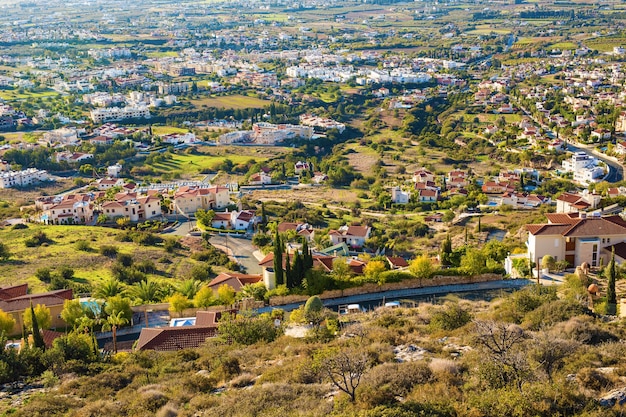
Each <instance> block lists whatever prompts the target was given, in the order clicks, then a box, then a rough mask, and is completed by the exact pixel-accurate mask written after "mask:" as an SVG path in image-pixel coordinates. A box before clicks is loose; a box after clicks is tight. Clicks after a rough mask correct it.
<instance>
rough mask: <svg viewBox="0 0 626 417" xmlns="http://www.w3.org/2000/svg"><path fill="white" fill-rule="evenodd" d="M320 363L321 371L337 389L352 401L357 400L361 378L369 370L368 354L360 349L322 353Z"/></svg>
mask: <svg viewBox="0 0 626 417" xmlns="http://www.w3.org/2000/svg"><path fill="white" fill-rule="evenodd" d="M319 356H321V358H320V357H318V358H317V359H318V361H319V362H320V365H319V370H320V372H321V374H322V375H323V376H325V377H326V378H328V379H329V380H330V382H331V383H332V384H333V385H334V386H335V387H337V389H339V390H341V391H343V392H345V393H346V394H348V395H349V396H350V401H352V402H354V401H355V400H356V389H357V388H358V387H359V384H360V383H361V378H362V377H363V374H365V371H366V370H367V369H368V368H369V362H368V358H367V354H366V353H365V352H364V351H363V350H362V349H358V348H350V349H345V350H340V351H329V352H321V353H320V354H319Z"/></svg>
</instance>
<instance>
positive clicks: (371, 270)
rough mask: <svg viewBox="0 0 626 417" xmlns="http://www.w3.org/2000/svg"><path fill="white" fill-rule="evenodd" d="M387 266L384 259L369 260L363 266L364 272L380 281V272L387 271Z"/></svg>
mask: <svg viewBox="0 0 626 417" xmlns="http://www.w3.org/2000/svg"><path fill="white" fill-rule="evenodd" d="M386 270H387V267H386V265H385V263H384V262H383V261H369V262H368V263H367V265H365V267H364V268H363V274H364V275H365V276H366V277H367V278H368V279H371V280H373V281H378V279H379V278H380V274H382V273H383V272H385V271H386Z"/></svg>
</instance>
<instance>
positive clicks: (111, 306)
mask: <svg viewBox="0 0 626 417" xmlns="http://www.w3.org/2000/svg"><path fill="white" fill-rule="evenodd" d="M104 311H105V312H106V313H107V314H108V315H117V314H118V313H119V312H121V313H122V315H123V316H124V318H125V319H126V321H127V322H129V323H130V321H131V319H132V318H133V310H132V308H131V307H130V299H128V298H125V297H122V296H121V295H116V296H115V297H109V298H108V299H107V301H106V304H105V305H104Z"/></svg>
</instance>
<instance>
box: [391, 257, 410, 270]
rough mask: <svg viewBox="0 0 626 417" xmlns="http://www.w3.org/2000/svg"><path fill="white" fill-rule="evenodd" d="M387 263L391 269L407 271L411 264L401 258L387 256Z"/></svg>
mask: <svg viewBox="0 0 626 417" xmlns="http://www.w3.org/2000/svg"><path fill="white" fill-rule="evenodd" d="M387 262H388V263H389V266H390V267H391V269H406V268H408V267H409V263H408V262H407V261H406V259H404V258H401V257H399V256H387Z"/></svg>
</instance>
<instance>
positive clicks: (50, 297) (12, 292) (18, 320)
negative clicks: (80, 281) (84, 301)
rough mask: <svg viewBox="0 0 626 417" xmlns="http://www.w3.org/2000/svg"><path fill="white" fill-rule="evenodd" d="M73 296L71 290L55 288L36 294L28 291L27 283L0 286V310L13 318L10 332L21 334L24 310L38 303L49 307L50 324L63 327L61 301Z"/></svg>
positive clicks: (64, 324)
mask: <svg viewBox="0 0 626 417" xmlns="http://www.w3.org/2000/svg"><path fill="white" fill-rule="evenodd" d="M72 298H73V295H72V290H71V289H70V290H55V291H49V292H44V293H38V294H29V293H28V284H19V285H14V286H11V287H4V288H0V310H2V311H4V312H6V313H8V314H10V315H11V316H12V317H13V319H15V325H14V326H13V330H12V331H11V332H10V334H22V328H23V326H24V320H23V316H24V310H26V309H27V308H30V306H31V303H32V305H33V306H37V305H38V304H41V305H44V306H46V307H47V308H49V309H50V316H51V318H52V321H51V323H50V326H51V327H53V328H55V327H65V326H67V323H65V321H63V319H62V318H61V311H62V310H63V303H64V302H65V300H71V299H72Z"/></svg>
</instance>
